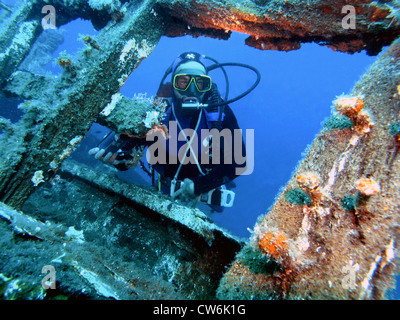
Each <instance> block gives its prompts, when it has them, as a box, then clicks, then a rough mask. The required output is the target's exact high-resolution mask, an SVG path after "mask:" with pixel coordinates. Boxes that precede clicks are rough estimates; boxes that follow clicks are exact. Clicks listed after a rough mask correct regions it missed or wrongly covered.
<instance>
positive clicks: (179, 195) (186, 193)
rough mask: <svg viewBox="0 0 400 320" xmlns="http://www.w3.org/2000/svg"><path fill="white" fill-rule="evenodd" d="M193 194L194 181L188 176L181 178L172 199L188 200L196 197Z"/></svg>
mask: <svg viewBox="0 0 400 320" xmlns="http://www.w3.org/2000/svg"><path fill="white" fill-rule="evenodd" d="M196 197H197V196H196V195H195V194H194V182H193V181H192V180H190V179H188V178H185V180H183V182H182V184H181V187H180V188H179V190H177V191H176V192H175V193H174V194H173V195H172V199H174V200H175V199H179V200H181V201H183V202H189V201H192V200H194V199H195V198H196Z"/></svg>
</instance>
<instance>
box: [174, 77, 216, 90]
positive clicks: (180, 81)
mask: <svg viewBox="0 0 400 320" xmlns="http://www.w3.org/2000/svg"><path fill="white" fill-rule="evenodd" d="M192 81H194V83H195V85H196V89H197V90H198V91H199V92H206V91H208V90H210V89H211V78H210V77H209V76H190V75H187V74H177V75H175V77H174V81H173V85H174V88H175V89H177V90H180V91H185V90H187V89H188V88H189V86H190V84H191V83H192Z"/></svg>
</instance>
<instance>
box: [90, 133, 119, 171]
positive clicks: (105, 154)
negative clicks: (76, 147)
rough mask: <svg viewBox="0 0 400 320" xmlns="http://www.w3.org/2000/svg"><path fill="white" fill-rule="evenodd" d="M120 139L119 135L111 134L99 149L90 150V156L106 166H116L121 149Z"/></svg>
mask: <svg viewBox="0 0 400 320" xmlns="http://www.w3.org/2000/svg"><path fill="white" fill-rule="evenodd" d="M118 139H119V135H118V134H116V133H115V132H111V133H110V134H109V135H107V136H106V137H105V138H104V140H103V141H102V142H101V143H100V144H99V145H98V146H97V147H95V148H92V149H90V150H89V152H88V153H89V155H91V156H93V157H94V158H95V159H96V160H100V161H102V162H104V163H105V164H109V165H114V162H115V159H116V157H117V153H118V149H119V147H118V146H117V141H118Z"/></svg>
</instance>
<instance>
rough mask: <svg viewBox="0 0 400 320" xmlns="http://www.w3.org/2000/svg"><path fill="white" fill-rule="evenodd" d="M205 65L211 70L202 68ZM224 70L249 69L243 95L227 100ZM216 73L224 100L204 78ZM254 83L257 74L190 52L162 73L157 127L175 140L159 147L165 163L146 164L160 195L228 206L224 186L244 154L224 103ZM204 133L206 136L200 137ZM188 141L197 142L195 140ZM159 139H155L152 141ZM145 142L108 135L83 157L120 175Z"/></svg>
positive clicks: (230, 199)
mask: <svg viewBox="0 0 400 320" xmlns="http://www.w3.org/2000/svg"><path fill="white" fill-rule="evenodd" d="M206 59H208V60H211V61H213V62H214V64H213V65H211V66H208V67H207V66H206V63H205V60H206ZM224 66H240V67H246V68H250V69H251V70H253V71H254V72H256V74H257V80H256V82H255V83H254V85H253V86H252V87H251V88H250V89H249V90H247V91H246V92H244V93H243V94H241V95H240V96H238V97H236V98H235V99H231V100H228V91H229V81H228V78H227V74H226V71H225V70H224V68H223V67H224ZM216 68H221V69H222V71H223V73H224V75H225V80H226V93H225V96H226V97H225V99H223V98H222V97H221V94H220V93H219V91H218V88H217V85H216V84H215V83H213V81H212V79H211V77H210V76H209V75H208V73H209V71H211V70H213V69H216ZM169 74H172V77H171V82H167V83H164V81H165V79H166V78H167V76H168V75H169ZM259 81H260V74H259V72H258V71H257V70H256V69H255V68H253V67H250V66H247V65H243V64H239V63H223V64H220V63H218V62H217V61H216V60H215V59H212V58H210V57H206V56H204V55H200V54H198V53H196V52H185V53H183V54H181V55H180V56H178V57H177V59H176V60H175V61H174V63H173V64H172V65H171V66H170V67H169V68H168V69H167V71H166V72H165V75H164V77H163V79H162V80H161V83H160V86H159V89H158V92H157V97H158V98H162V99H163V100H164V101H165V102H166V103H167V107H166V111H165V117H164V119H163V120H162V123H163V124H164V125H165V126H167V128H168V132H169V133H171V132H172V131H173V130H176V131H177V134H176V135H175V139H174V140H175V141H171V140H173V137H172V135H170V136H169V138H168V139H167V142H168V143H166V144H165V150H164V151H165V152H166V155H167V156H166V157H165V159H167V161H166V163H154V164H153V163H152V162H151V161H148V162H149V163H150V164H151V166H152V172H153V173H154V171H153V170H155V171H156V172H157V173H158V186H159V190H160V191H163V192H164V193H167V194H169V195H170V196H171V198H172V199H174V200H175V199H178V200H180V201H181V202H183V203H185V204H188V203H190V202H192V203H193V204H197V202H198V201H201V202H205V203H207V204H208V205H209V206H210V207H211V208H212V209H213V210H214V211H218V212H221V211H222V210H223V208H224V207H231V206H232V205H233V201H234V198H235V194H234V192H233V191H231V190H228V189H227V188H226V187H225V185H226V184H228V183H229V182H231V181H233V180H234V179H235V178H237V177H238V175H239V174H238V169H240V168H242V169H243V167H245V165H246V161H245V159H246V154H245V153H246V152H245V150H246V149H245V145H244V142H243V138H242V135H241V130H240V128H239V125H238V122H237V120H236V117H235V115H234V113H233V111H232V109H231V108H230V107H229V106H228V103H231V102H233V101H236V100H238V99H240V98H242V97H243V96H245V95H246V94H248V93H249V92H250V91H252V90H253V89H254V88H255V87H256V86H257V85H258V83H259ZM188 129H189V130H188ZM190 132H191V134H190ZM204 132H205V133H207V134H205V135H204ZM234 132H240V135H235V136H234ZM222 133H228V134H230V137H231V138H230V139H226V137H225V134H224V135H223V134H222ZM194 136H196V137H201V139H197V140H196V139H194ZM233 136H234V137H235V138H236V139H233V138H232V137H233ZM178 137H179V138H178ZM237 137H239V138H237ZM160 138H161V139H162V137H160V136H157V139H160ZM149 140H150V139H147V137H146V139H143V138H136V137H132V136H129V135H126V134H117V133H112V134H111V135H109V136H107V137H106V138H105V139H104V140H103V141H102V142H101V143H100V144H99V145H98V146H97V147H95V148H93V149H91V150H90V151H89V154H90V155H92V156H94V157H95V158H96V159H98V160H101V161H103V162H104V163H106V164H109V165H113V166H114V167H116V168H117V169H118V170H122V171H124V170H128V169H129V168H130V167H131V166H132V164H131V163H132V152H131V150H132V149H133V148H137V147H138V146H142V147H149V149H150V146H151V144H152V143H154V142H153V141H149ZM194 141H197V143H195V142H194ZM172 146H174V147H172ZM178 150H179V151H178ZM148 151H149V150H148ZM159 152H160V150H159ZM218 152H219V154H218V161H214V160H215V159H213V156H215V155H216V153H218ZM234 153H235V155H236V154H237V153H240V157H236V156H235V157H233V155H234ZM237 158H240V161H237ZM171 159H172V160H175V161H172V160H171ZM177 159H179V161H176V160H177ZM188 159H190V161H188ZM243 159H244V160H243ZM148 160H149V159H148ZM150 160H151V159H150ZM239 162H240V163H239ZM239 171H240V170H239ZM153 179H154V177H153Z"/></svg>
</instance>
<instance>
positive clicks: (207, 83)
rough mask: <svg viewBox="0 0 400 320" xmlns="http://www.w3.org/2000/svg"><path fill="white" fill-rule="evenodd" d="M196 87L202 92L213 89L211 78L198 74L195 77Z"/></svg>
mask: <svg viewBox="0 0 400 320" xmlns="http://www.w3.org/2000/svg"><path fill="white" fill-rule="evenodd" d="M194 79H195V83H196V88H197V90H199V91H200V92H205V91H208V90H210V89H211V78H210V77H208V76H197V77H195V78H194Z"/></svg>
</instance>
